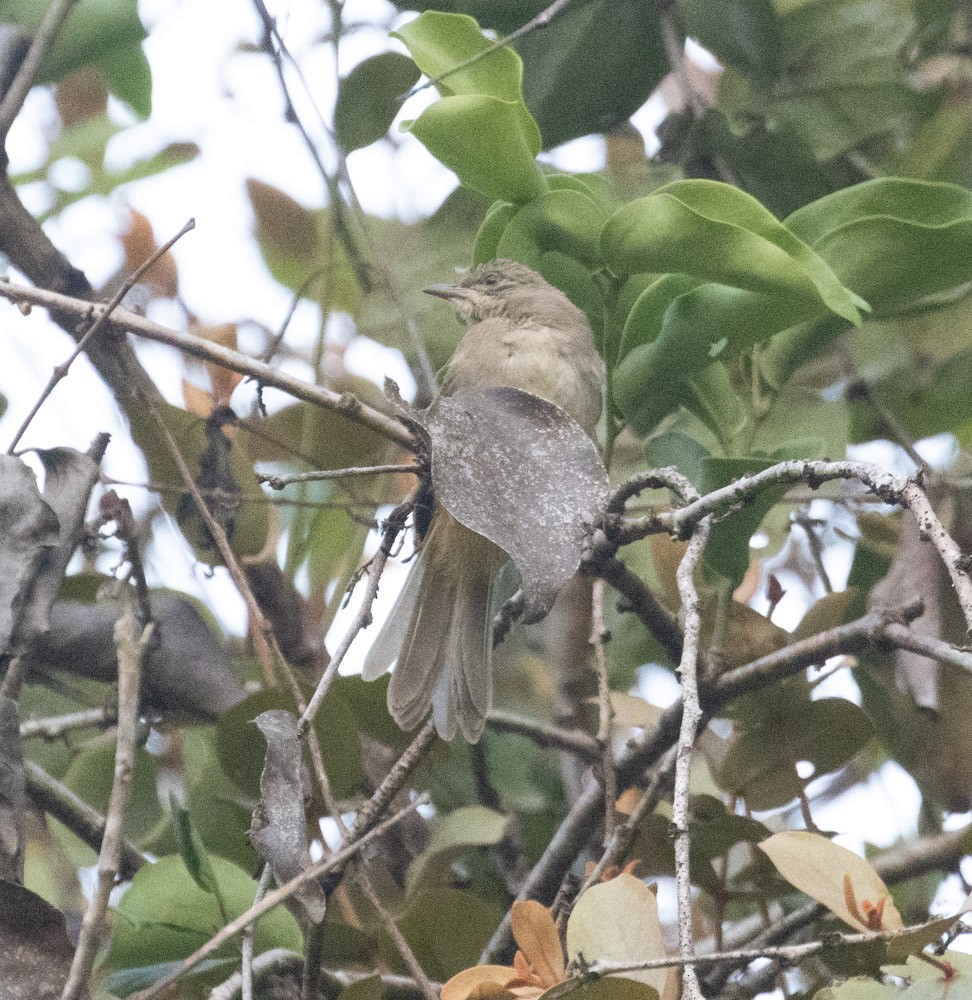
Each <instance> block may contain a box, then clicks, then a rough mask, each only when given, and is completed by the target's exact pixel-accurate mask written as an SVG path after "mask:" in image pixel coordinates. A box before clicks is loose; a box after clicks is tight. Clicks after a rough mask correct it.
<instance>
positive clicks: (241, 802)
mask: <svg viewBox="0 0 972 1000" xmlns="http://www.w3.org/2000/svg"><path fill="white" fill-rule="evenodd" d="M215 740H216V737H215V729H214V727H212V726H207V727H205V728H204V727H202V726H194V727H191V728H187V729H184V730H183V731H182V756H183V762H184V768H185V773H186V776H187V782H188V787H187V788H186V804H187V805H188V807H189V814H190V816H192V819H193V829H194V830H195V832H196V833H197V834H198V835H199V837H200V838H201V839H202V842H203V843H204V844H205V845H206V847H207V849H208V850H209V851H211V852H212V853H213V854H216V855H218V856H219V857H221V858H225V859H226V860H227V861H232V862H233V863H234V864H236V865H239V867H240V868H242V869H243V870H244V871H255V870H256V864H257V856H256V852H255V851H254V849H253V845H252V844H251V843H250V837H249V832H250V813H251V810H252V802H251V801H250V800H249V799H247V798H246V797H245V796H244V795H243V794H242V793H241V792H240V790H239V789H238V788H237V787H236V785H234V784H233V783H232V782H231V781H230V780H229V778H227V777H226V775H225V774H224V773H223V769H222V767H221V766H220V763H219V759H218V757H217V756H216V746H215Z"/></svg>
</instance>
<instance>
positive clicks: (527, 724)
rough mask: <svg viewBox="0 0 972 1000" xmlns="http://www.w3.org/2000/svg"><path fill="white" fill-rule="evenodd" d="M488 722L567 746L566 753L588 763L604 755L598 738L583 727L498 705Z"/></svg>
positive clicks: (499, 729) (506, 730)
mask: <svg viewBox="0 0 972 1000" xmlns="http://www.w3.org/2000/svg"><path fill="white" fill-rule="evenodd" d="M486 725H487V726H489V727H490V729H495V730H496V731H497V732H500V733H516V734H517V735H518V736H526V737H527V739H530V740H533V742H534V743H536V744H537V746H540V747H552V748H553V749H555V750H566V751H567V753H572V754H576V755H577V756H578V757H580V758H581V759H582V760H585V761H587V762H588V763H594V762H595V761H597V760H598V759H599V758H600V756H601V750H600V747H599V746H598V742H597V740H595V739H593V738H592V737H591V736H588V734H587V733H585V732H583V731H582V730H580V729H563V728H562V727H560V726H554V725H552V724H551V723H549V722H540V721H539V720H538V719H527V718H524V717H523V716H521V715H514V714H513V713H512V712H502V711H500V710H499V709H495V708H494V709H492V710H491V711H490V713H489V715H488V716H487V718H486Z"/></svg>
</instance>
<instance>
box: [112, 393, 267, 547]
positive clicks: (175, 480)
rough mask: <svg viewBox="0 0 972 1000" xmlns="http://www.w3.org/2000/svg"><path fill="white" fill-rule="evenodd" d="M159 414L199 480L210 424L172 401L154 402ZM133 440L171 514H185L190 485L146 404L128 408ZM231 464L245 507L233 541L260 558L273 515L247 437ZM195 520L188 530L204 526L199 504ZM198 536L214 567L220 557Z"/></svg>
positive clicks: (235, 444) (237, 444)
mask: <svg viewBox="0 0 972 1000" xmlns="http://www.w3.org/2000/svg"><path fill="white" fill-rule="evenodd" d="M153 408H154V409H155V412H156V413H158V415H159V416H160V418H161V419H162V422H163V423H164V424H165V426H166V427H167V428H168V429H169V432H170V433H171V434H172V436H173V437H174V438H175V441H176V444H177V445H178V446H179V450H180V451H181V453H182V457H183V458H184V459H185V461H186V464H187V465H188V466H189V469H190V471H191V472H192V474H193V476H198V475H199V471H200V460H201V458H202V456H203V453H204V452H205V451H206V449H207V446H208V441H207V438H206V427H205V421H204V420H203V419H202V418H201V417H198V416H196V415H195V414H194V413H189V412H188V411H187V410H183V409H180V408H179V407H178V406H172V405H171V404H170V403H166V402H161V403H160V402H156V403H153ZM126 415H127V416H128V420H129V424H130V427H131V431H132V437H133V438H134V439H135V443H136V444H137V445H138V446H139V448H140V449H141V450H142V454H143V455H144V456H145V461H146V462H147V463H148V467H149V478H150V479H151V481H152V483H153V484H157V485H158V486H160V487H162V489H160V491H159V498H160V500H161V502H162V506H163V507H164V508H165V510H166V511H167V512H168V513H169V514H170V515H172V516H173V517H175V516H176V515H177V514H178V513H179V509H180V502H181V497H182V496H183V495H184V493H185V490H184V484H183V480H182V475H181V474H180V472H179V469H178V466H177V465H176V463H175V460H174V459H173V458H172V453H171V452H170V450H169V445H168V443H167V441H166V440H165V438H164V436H163V434H162V432H161V430H160V429H159V427H158V425H157V424H156V422H155V419H154V417H153V415H152V413H151V411H150V410H149V408H148V407H147V405H146V404H145V403H143V402H141V401H133V402H130V403H129V404H128V406H127V409H126ZM229 465H230V469H231V472H232V476H233V482H234V484H235V485H236V486H238V487H239V489H240V504H239V509H238V510H237V512H236V517H235V526H234V530H233V534H232V538H231V542H232V544H233V550H234V551H235V552H236V553H237V554H238V555H256V554H257V553H259V552H262V551H263V547H264V545H265V544H266V540H267V533H268V532H269V530H270V521H269V516H268V513H267V502H266V497H265V496H264V494H263V490H262V489H261V488H260V484H259V483H258V482H257V480H256V476H255V475H254V472H253V461H252V459H251V458H250V456H249V454H248V453H247V447H246V442H245V441H244V440H243V436H242V435H240V434H237V435H236V436H235V437H234V438H233V440H232V442H231V444H230V448H229ZM191 511H192V515H193V516H192V517H191V520H190V522H187V528H192V527H196V526H198V525H199V523H200V519H198V512H197V511H196V510H195V506H193V507H192V508H191ZM190 534H192V535H193V537H191V538H189V539H188V540H189V541H190V543H191V544H193V546H194V547H195V548H196V552H197V554H198V556H199V558H200V559H202V560H204V561H205V562H208V563H213V562H214V561H217V560H218V553H217V552H216V550H215V549H214V548H212V547H208V546H207V545H206V544H205V543H206V541H207V540H208V539H206V538H204V537H203V536H202V535H201V534H199V533H198V532H193V531H191V530H190Z"/></svg>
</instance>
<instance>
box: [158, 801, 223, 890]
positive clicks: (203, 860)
mask: <svg viewBox="0 0 972 1000" xmlns="http://www.w3.org/2000/svg"><path fill="white" fill-rule="evenodd" d="M169 806H170V809H171V813H172V831H173V833H174V834H175V839H176V845H177V846H178V848H179V856H180V857H181V858H182V863H183V864H184V865H185V866H186V871H187V872H189V875H190V877H191V878H192V880H193V882H195V883H196V885H198V886H199V888H200V889H202V890H203V892H209V893H213V894H215V893H217V892H218V891H219V886H218V884H217V882H216V875H215V872H214V871H213V864H212V862H211V861H210V860H209V854H208V853H207V851H206V847H205V845H204V844H203V842H202V839H201V838H200V836H199V834H198V833H197V832H196V829H195V827H194V826H193V824H192V820H191V819H190V817H189V810H188V809H183V808H182V806H181V805H179V801H178V799H176V797H175V795H174V794H171V793H170V795H169Z"/></svg>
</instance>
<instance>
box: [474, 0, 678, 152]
mask: <svg viewBox="0 0 972 1000" xmlns="http://www.w3.org/2000/svg"><path fill="white" fill-rule="evenodd" d="M485 6H486V7H487V8H494V9H495V8H496V7H498V6H499V5H498V4H496V3H495V2H492V3H489V4H487V5H485ZM517 6H519V7H520V11H519V12H518V15H519V16H518V19H517V23H516V25H515V27H519V26H520V25H521V24H523V23H524V22H526V21H527V20H528V19H529V17H530V16H531V13H530V11H529V10H528V6H532V8H535V9H534V10H533V13H537V12H539V11H540V10H542V9H543V7H545V6H546V4H545V3H533V4H532V5H527V4H518V5H517ZM480 17H481V20H482V22H483V23H486V20H485V19H486V18H488V17H490V14H489V13H488V12H486V11H484V12H483V13H482V14H481V15H480ZM516 48H517V51H518V52H519V53H520V55H521V56H522V57H523V63H524V78H523V91H524V95H525V97H526V102H527V106H528V107H529V108H530V110H531V111H532V112H533V115H534V117H535V118H536V119H537V121H538V123H539V125H540V130H541V132H542V133H543V145H544V148H545V149H549V148H550V147H552V146H557V145H559V144H560V143H562V142H567V141H568V140H570V139H575V138H577V137H578V136H582V135H588V134H589V133H591V132H606V131H608V130H609V129H611V128H614V127H615V126H617V125H621V124H623V123H624V122H626V121H627V119H628V118H629V117H630V116H631V115H632V114H634V113H635V111H637V110H638V108H640V107H641V105H642V104H644V102H645V101H646V100H647V99H648V98H649V97H650V96H651V93H652V91H653V90H654V89H655V87H657V86H658V84H659V83H661V80H662V77H664V76H665V74H666V73H667V72H668V68H669V67H668V60H667V57H666V55H665V46H664V42H663V39H662V33H661V30H660V27H659V19H658V14H657V11H656V10H655V9H654V7H653V6H652V5H650V4H641V3H617V0H588V2H586V3H581V4H570V5H568V6H567V7H566V8H565V9H563V10H562V11H561V12H560V13H559V14H558V16H557V17H556V18H554V20H553V21H551V22H550V24H548V25H547V26H546V27H544V28H543V30H542V31H532V32H529V33H528V34H526V35H525V36H524V37H523V38H521V39H519V40H518V41H517V42H516Z"/></svg>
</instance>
